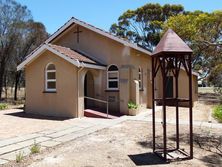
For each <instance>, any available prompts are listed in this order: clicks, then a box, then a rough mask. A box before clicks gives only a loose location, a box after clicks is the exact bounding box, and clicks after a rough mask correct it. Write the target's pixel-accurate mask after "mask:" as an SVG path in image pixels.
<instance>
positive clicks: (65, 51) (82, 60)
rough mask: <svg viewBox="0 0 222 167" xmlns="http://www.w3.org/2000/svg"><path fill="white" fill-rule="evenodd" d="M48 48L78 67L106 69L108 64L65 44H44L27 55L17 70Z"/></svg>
mask: <svg viewBox="0 0 222 167" xmlns="http://www.w3.org/2000/svg"><path fill="white" fill-rule="evenodd" d="M46 50H49V51H50V52H52V53H54V54H55V55H57V56H59V57H61V58H63V59H65V60H66V61H68V62H70V63H71V64H73V65H75V66H77V67H86V68H93V69H101V70H105V69H106V65H104V64H102V63H99V62H97V61H95V60H93V59H91V58H89V57H87V56H86V55H84V54H82V53H80V52H78V51H74V50H72V49H70V48H67V47H63V46H58V45H52V44H43V45H41V46H40V47H39V48H37V49H36V50H34V51H33V52H32V53H31V54H30V55H29V56H28V57H26V59H25V60H24V61H23V62H22V63H21V64H19V65H18V67H17V70H21V69H23V68H24V67H25V66H26V65H28V64H30V63H31V62H32V61H34V60H35V59H36V58H37V57H38V56H40V55H41V53H43V52H44V51H46Z"/></svg>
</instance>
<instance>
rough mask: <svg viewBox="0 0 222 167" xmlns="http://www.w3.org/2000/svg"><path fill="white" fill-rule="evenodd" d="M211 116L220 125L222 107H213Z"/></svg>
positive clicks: (221, 121)
mask: <svg viewBox="0 0 222 167" xmlns="http://www.w3.org/2000/svg"><path fill="white" fill-rule="evenodd" d="M212 116H213V117H214V118H215V119H216V120H218V121H219V122H220V123H222V105H218V106H216V107H214V109H213V114H212Z"/></svg>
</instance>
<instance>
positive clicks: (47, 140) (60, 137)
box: [0, 117, 125, 165]
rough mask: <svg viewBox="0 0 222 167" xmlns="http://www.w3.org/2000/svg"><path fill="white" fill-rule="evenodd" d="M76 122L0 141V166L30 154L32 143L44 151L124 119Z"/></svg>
mask: <svg viewBox="0 0 222 167" xmlns="http://www.w3.org/2000/svg"><path fill="white" fill-rule="evenodd" d="M76 120H77V121H76V123H75V125H72V126H64V127H61V128H56V129H53V130H52V129H49V130H45V131H40V132H36V133H31V134H27V135H22V136H19V137H14V138H9V139H4V140H0V165H2V164H5V163H8V162H9V161H13V160H16V155H18V154H19V153H22V155H23V156H27V155H29V154H31V151H30V148H31V147H32V146H33V144H34V143H37V144H39V145H40V146H41V147H40V148H41V150H44V149H45V148H49V147H54V146H57V145H59V144H63V143H65V142H68V141H71V140H74V139H76V138H78V137H82V136H85V135H88V134H90V133H93V132H96V131H98V130H101V129H104V128H107V127H110V126H114V125H116V124H118V123H120V122H122V121H124V120H125V117H121V118H118V119H97V118H81V119H76Z"/></svg>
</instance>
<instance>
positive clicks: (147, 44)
mask: <svg viewBox="0 0 222 167" xmlns="http://www.w3.org/2000/svg"><path fill="white" fill-rule="evenodd" d="M181 13H184V8H183V6H181V5H169V4H166V5H163V6H161V5H160V4H152V3H149V4H146V5H144V6H142V7H140V8H138V9H136V10H128V11H126V12H124V13H123V14H122V15H121V16H120V17H119V19H118V23H114V24H113V25H112V26H111V28H110V32H111V33H113V34H115V35H117V36H120V37H122V38H126V39H128V40H130V41H131V42H134V43H137V44H138V45H140V46H142V47H144V48H146V49H149V50H153V47H155V46H156V45H157V43H158V42H159V40H160V33H161V31H162V24H163V23H164V22H165V21H166V20H167V19H168V18H169V17H170V16H175V15H178V14H181Z"/></svg>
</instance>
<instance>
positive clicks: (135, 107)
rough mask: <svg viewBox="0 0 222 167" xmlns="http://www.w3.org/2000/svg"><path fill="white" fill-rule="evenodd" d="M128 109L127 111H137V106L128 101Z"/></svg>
mask: <svg viewBox="0 0 222 167" xmlns="http://www.w3.org/2000/svg"><path fill="white" fill-rule="evenodd" d="M128 108H129V109H137V108H138V105H137V104H135V103H134V102H132V101H130V102H129V103H128Z"/></svg>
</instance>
